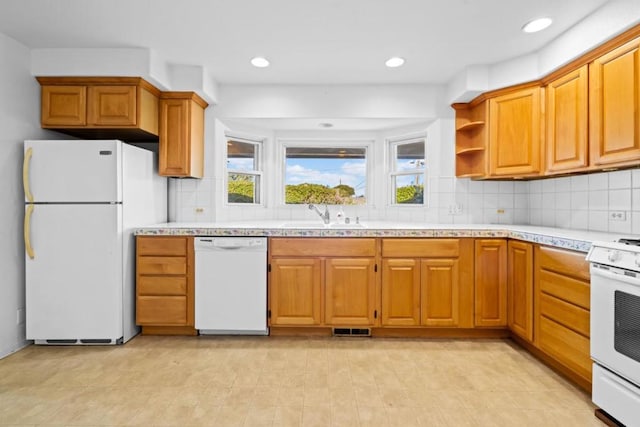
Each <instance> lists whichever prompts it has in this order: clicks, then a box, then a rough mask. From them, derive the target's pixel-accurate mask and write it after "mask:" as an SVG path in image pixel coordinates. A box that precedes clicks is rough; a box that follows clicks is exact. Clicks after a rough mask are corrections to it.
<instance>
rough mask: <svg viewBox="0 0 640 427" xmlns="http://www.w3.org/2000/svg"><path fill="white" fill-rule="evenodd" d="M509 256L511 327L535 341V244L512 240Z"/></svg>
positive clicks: (509, 246) (508, 250)
mask: <svg viewBox="0 0 640 427" xmlns="http://www.w3.org/2000/svg"><path fill="white" fill-rule="evenodd" d="M507 258H508V260H507V285H508V292H507V308H508V310H507V320H508V324H509V329H511V331H512V332H513V333H515V334H517V335H518V336H520V337H521V338H524V339H526V340H527V341H529V342H533V245H532V244H531V243H526V242H519V241H516V240H510V241H509V243H508V245H507Z"/></svg>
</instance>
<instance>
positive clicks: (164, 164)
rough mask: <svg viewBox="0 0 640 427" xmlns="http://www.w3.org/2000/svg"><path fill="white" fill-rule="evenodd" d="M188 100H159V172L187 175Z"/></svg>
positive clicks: (188, 165) (188, 161)
mask: <svg viewBox="0 0 640 427" xmlns="http://www.w3.org/2000/svg"><path fill="white" fill-rule="evenodd" d="M189 131H190V129H189V100H186V99H161V100H160V143H159V147H158V148H159V164H160V166H159V169H160V170H159V173H160V175H164V176H189V174H190V172H191V171H190V170H189V169H190V164H191V163H190V155H191V154H190V150H189Z"/></svg>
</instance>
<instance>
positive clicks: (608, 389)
mask: <svg viewBox="0 0 640 427" xmlns="http://www.w3.org/2000/svg"><path fill="white" fill-rule="evenodd" d="M587 260H588V261H589V262H590V263H591V358H592V359H593V361H594V364H593V395H592V399H593V402H594V403H595V404H596V405H597V406H598V407H600V408H601V409H602V410H603V411H605V412H606V413H607V414H609V415H610V416H612V417H613V418H615V419H616V420H617V421H619V422H621V423H623V424H624V425H626V426H627V427H635V426H640V240H634V239H620V240H619V241H618V242H594V243H593V244H592V246H591V249H590V251H589V254H588V255H587Z"/></svg>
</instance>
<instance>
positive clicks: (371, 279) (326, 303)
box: [269, 238, 378, 327]
mask: <svg viewBox="0 0 640 427" xmlns="http://www.w3.org/2000/svg"><path fill="white" fill-rule="evenodd" d="M377 244H378V243H377V239H372V238H329V239H323V238H272V239H270V241H269V248H270V250H269V253H270V255H269V259H270V261H269V270H270V273H269V324H270V325H271V326H301V327H304V326H325V327H326V326H329V327H349V326H354V327H369V326H374V325H375V324H376V322H377V312H378V310H377V309H376V306H377V298H376V294H377V289H378V288H377V282H378V281H377V279H376V276H377V274H376V272H377V263H376V253H377Z"/></svg>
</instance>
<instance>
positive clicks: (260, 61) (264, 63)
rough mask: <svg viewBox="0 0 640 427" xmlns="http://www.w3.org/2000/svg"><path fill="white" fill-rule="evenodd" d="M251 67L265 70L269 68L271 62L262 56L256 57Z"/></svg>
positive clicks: (252, 59) (252, 60)
mask: <svg viewBox="0 0 640 427" xmlns="http://www.w3.org/2000/svg"><path fill="white" fill-rule="evenodd" d="M251 65H253V66H254V67H258V68H265V67H268V66H269V60H268V59H267V58H263V57H262V56H256V57H255V58H251Z"/></svg>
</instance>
